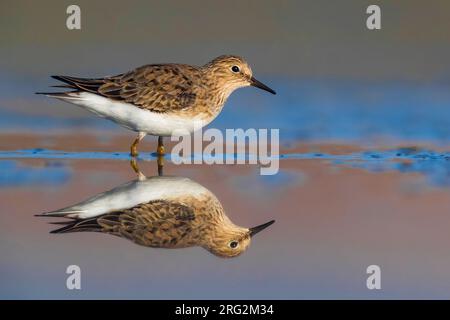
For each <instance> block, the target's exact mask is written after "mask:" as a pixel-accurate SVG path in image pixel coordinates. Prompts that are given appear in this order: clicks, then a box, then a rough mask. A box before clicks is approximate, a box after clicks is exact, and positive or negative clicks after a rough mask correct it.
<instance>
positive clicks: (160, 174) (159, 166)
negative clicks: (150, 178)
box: [157, 156, 164, 176]
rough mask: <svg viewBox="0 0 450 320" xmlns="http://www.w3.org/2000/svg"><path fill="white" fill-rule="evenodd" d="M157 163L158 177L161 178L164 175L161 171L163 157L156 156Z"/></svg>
mask: <svg viewBox="0 0 450 320" xmlns="http://www.w3.org/2000/svg"><path fill="white" fill-rule="evenodd" d="M157 162H158V175H159V176H163V175H164V172H163V169H164V157H163V156H158V160H157Z"/></svg>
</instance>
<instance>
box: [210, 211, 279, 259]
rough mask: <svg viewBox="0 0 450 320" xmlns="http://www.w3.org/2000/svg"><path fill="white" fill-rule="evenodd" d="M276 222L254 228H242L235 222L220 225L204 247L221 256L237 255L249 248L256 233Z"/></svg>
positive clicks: (230, 256) (231, 256)
mask: <svg viewBox="0 0 450 320" xmlns="http://www.w3.org/2000/svg"><path fill="white" fill-rule="evenodd" d="M274 222H275V221H274V220H272V221H269V222H267V223H264V224H261V225H259V226H256V227H253V228H242V227H238V226H236V225H233V224H230V225H227V226H221V227H218V228H217V229H216V232H214V233H213V234H212V235H211V237H210V238H209V239H208V241H207V243H206V244H205V246H204V247H205V248H206V249H207V250H208V251H210V252H211V253H213V254H215V255H216V256H219V257H221V258H233V257H237V256H238V255H240V254H241V253H243V252H244V251H245V250H247V248H248V246H249V245H250V242H251V239H252V237H253V236H254V235H255V234H257V233H258V232H260V231H262V230H264V229H265V228H267V227H268V226H270V225H271V224H273V223H274Z"/></svg>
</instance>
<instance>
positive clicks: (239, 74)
mask: <svg viewBox="0 0 450 320" xmlns="http://www.w3.org/2000/svg"><path fill="white" fill-rule="evenodd" d="M53 78H55V79H57V80H60V81H62V82H64V83H65V85H63V86H62V87H65V88H70V89H73V91H69V92H56V93H43V92H40V94H46V95H48V96H49V97H54V98H58V99H61V100H63V101H66V102H70V103H73V104H76V105H78V106H81V107H83V108H85V109H88V110H89V111H92V112H94V113H96V114H97V115H99V116H101V117H105V118H108V119H110V120H112V121H114V122H116V123H118V124H120V125H122V126H123V127H126V128H128V129H130V130H133V131H136V132H138V136H137V138H136V140H135V141H134V143H133V144H132V146H131V155H132V156H136V155H137V145H138V144H139V142H140V141H141V140H142V139H143V138H144V137H145V135H146V134H151V135H155V136H159V138H158V154H163V153H164V147H163V144H162V142H163V141H162V137H164V136H171V135H172V134H173V133H174V132H175V131H176V130H182V132H185V133H189V132H192V131H193V130H194V128H195V129H199V127H197V125H199V126H200V127H201V126H204V125H207V124H208V123H210V122H211V121H212V120H213V119H214V118H215V117H216V116H217V115H218V114H219V113H220V111H221V110H222V107H223V105H224V103H225V101H226V100H227V98H228V96H229V95H230V94H231V93H232V92H233V91H234V90H235V89H238V88H240V87H245V86H249V85H251V86H255V87H258V88H261V89H263V90H266V91H269V92H271V93H273V94H275V91H273V90H272V89H270V88H269V87H267V86H266V85H264V84H262V83H261V82H259V81H258V80H256V79H255V78H254V77H253V76H252V70H251V69H250V67H249V65H248V64H247V62H246V61H245V60H244V59H242V58H240V57H237V56H229V55H228V56H220V57H218V58H216V59H214V60H212V61H211V62H209V63H207V64H206V65H204V66H202V67H195V66H190V65H186V64H153V65H145V66H142V67H139V68H137V69H135V70H133V71H130V72H127V73H124V74H119V75H116V76H109V77H104V78H95V79H87V78H75V77H68V76H53ZM178 132H181V131H178Z"/></svg>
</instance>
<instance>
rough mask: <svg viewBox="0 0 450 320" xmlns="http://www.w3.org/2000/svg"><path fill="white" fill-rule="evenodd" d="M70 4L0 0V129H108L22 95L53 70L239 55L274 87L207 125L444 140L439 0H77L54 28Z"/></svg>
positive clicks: (80, 71)
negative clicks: (375, 20) (375, 9)
mask: <svg viewBox="0 0 450 320" xmlns="http://www.w3.org/2000/svg"><path fill="white" fill-rule="evenodd" d="M70 4H72V2H71V1H40V2H39V3H38V4H37V3H35V2H34V1H23V0H19V1H8V0H3V1H1V4H0V46H1V52H0V68H1V70H2V72H1V74H0V90H1V91H0V115H1V117H0V128H1V130H2V131H17V130H19V129H20V130H37V129H41V130H45V131H48V130H52V129H64V128H67V126H68V125H72V126H76V127H78V126H80V130H83V131H85V130H91V129H101V128H105V127H108V126H109V125H110V124H109V123H108V122H106V121H103V120H102V119H96V118H95V117H92V116H91V115H90V114H89V113H88V112H86V111H82V110H79V109H78V108H76V107H74V106H72V105H68V104H63V103H60V102H55V101H50V100H49V99H46V98H45V97H41V96H35V95H33V93H34V92H35V91H42V90H44V91H45V90H47V86H48V85H49V84H52V83H53V84H54V82H53V81H52V80H51V79H50V78H49V76H50V75H52V74H67V75H74V76H85V77H97V76H104V75H112V74H117V73H121V72H124V71H127V70H130V69H132V68H135V67H137V66H140V65H143V64H148V63H160V62H180V63H188V64H194V65H202V64H204V63H206V62H208V61H209V60H211V59H212V58H214V57H216V56H218V55H221V54H226V53H229V54H238V55H241V56H243V57H245V58H246V59H247V60H248V61H249V62H250V64H251V65H252V67H253V70H254V73H255V75H256V76H258V77H259V78H261V79H262V80H263V81H265V82H267V83H269V84H270V85H271V86H273V87H274V88H275V89H277V91H278V92H279V95H278V96H277V97H276V99H275V98H274V97H269V96H267V95H265V94H264V93H263V92H259V91H257V90H251V89H249V88H246V89H244V90H241V92H239V93H237V94H234V95H232V97H231V100H230V101H229V103H228V105H227V107H226V108H225V110H224V112H223V113H222V114H221V116H220V117H219V118H218V119H217V120H216V121H215V122H214V123H213V125H214V126H215V127H218V128H225V127H230V126H231V124H233V122H232V120H233V119H236V117H238V118H239V119H240V121H239V123H237V124H233V126H235V125H239V126H241V127H279V128H283V129H284V130H282V133H281V138H282V139H289V138H301V139H345V141H348V139H349V138H352V139H360V140H361V139H363V140H364V141H367V139H378V138H380V137H385V138H386V137H387V138H388V140H389V139H412V140H417V139H421V140H426V141H431V142H438V143H443V142H445V141H447V140H448V138H449V136H450V129H449V128H450V125H449V124H450V123H448V121H450V113H449V111H448V110H449V109H448V108H447V106H448V105H449V102H450V93H449V90H448V87H449V83H450V76H449V74H450V61H449V59H448V56H449V54H450V41H449V38H448V32H449V30H450V19H448V17H449V13H448V12H449V11H450V3H449V2H448V1H445V0H442V1H440V0H433V1H431V2H429V3H427V4H424V3H423V1H414V0H403V1H402V0H399V1H375V2H373V1H362V0H354V1H349V0H342V1H325V0H310V1H285V0H282V1H226V2H220V1H135V0H131V1H127V2H126V3H124V2H123V1H114V0H113V1H107V2H106V1H82V0H80V1H77V4H78V5H79V6H80V8H81V16H82V18H81V19H82V26H81V30H68V29H67V28H66V18H67V14H66V13H65V12H66V8H67V7H68V6H69V5H70ZM370 4H378V5H380V6H381V10H382V29H381V30H375V31H371V30H368V29H367V28H366V19H367V17H368V15H367V14H366V13H365V12H366V8H367V7H368V5H370ZM274 101H276V106H274ZM27 115H32V118H29V117H27ZM250 115H252V116H251V117H250ZM114 127H115V126H114ZM108 128H111V127H110V126H109V127H108ZM114 131H115V132H118V133H125V129H121V128H114Z"/></svg>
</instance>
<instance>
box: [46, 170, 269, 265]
mask: <svg viewBox="0 0 450 320" xmlns="http://www.w3.org/2000/svg"><path fill="white" fill-rule="evenodd" d="M38 216H50V217H64V218H69V219H71V220H69V221H66V222H57V223H56V224H64V226H63V227H62V228H59V229H57V230H53V231H52V233H67V232H79V231H93V232H101V233H107V234H112V235H115V236H119V237H122V238H126V239H129V240H131V241H133V242H135V243H137V244H139V245H143V246H147V247H155V248H186V247H192V246H201V247H203V248H205V249H207V250H208V251H209V252H211V253H213V254H215V255H217V256H219V257H224V258H227V257H236V256H238V255H240V254H241V253H243V252H244V251H245V250H246V249H247V248H248V246H249V244H250V240H251V238H252V237H253V236H254V235H255V234H256V233H258V232H260V231H262V230H263V229H265V228H267V227H268V226H270V225H271V224H272V223H274V221H273V220H272V221H269V222H267V223H264V224H262V225H259V226H256V227H253V228H244V227H240V226H237V225H235V224H234V223H233V222H231V220H230V219H229V218H228V216H227V215H226V214H225V211H224V209H223V207H222V205H221V203H220V202H219V200H218V199H217V198H216V197H215V195H214V194H213V193H211V191H209V190H208V189H206V188H205V187H203V186H201V185H200V184H198V183H196V182H194V181H192V180H190V179H188V178H185V177H170V176H154V177H149V178H146V177H145V176H143V175H142V174H140V175H139V179H137V180H133V181H131V182H128V183H126V184H124V185H121V186H118V187H116V188H114V189H112V190H110V191H106V192H104V193H101V194H99V195H96V196H93V197H91V198H89V199H87V200H85V201H82V202H80V203H78V204H76V205H74V206H70V207H67V208H64V209H60V210H56V211H52V212H48V213H43V214H40V215H38Z"/></svg>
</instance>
